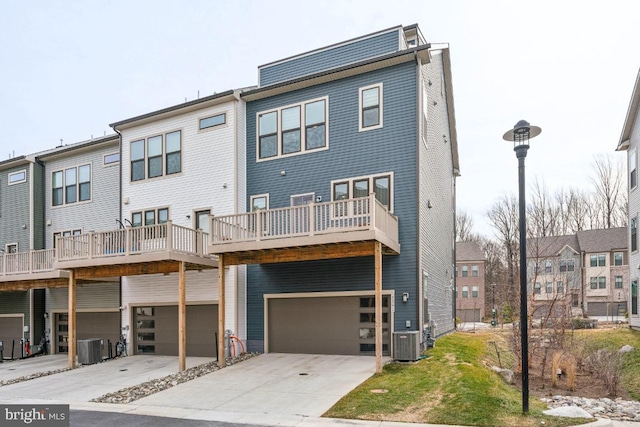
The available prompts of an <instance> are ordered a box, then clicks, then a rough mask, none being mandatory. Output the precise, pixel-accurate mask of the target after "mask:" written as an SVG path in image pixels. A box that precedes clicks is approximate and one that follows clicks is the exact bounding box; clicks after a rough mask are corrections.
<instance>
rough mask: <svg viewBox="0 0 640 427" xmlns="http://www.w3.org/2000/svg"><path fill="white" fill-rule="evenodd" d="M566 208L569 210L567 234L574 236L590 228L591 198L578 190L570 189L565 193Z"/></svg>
mask: <svg viewBox="0 0 640 427" xmlns="http://www.w3.org/2000/svg"><path fill="white" fill-rule="evenodd" d="M564 198H565V203H564V204H565V206H566V209H567V221H568V224H567V230H566V233H565V234H573V233H576V232H578V231H582V230H586V229H588V228H589V226H590V224H589V215H588V211H589V206H590V203H589V196H588V195H587V194H586V193H585V192H583V191H581V190H579V189H577V188H570V189H569V190H568V191H567V192H565V196H564Z"/></svg>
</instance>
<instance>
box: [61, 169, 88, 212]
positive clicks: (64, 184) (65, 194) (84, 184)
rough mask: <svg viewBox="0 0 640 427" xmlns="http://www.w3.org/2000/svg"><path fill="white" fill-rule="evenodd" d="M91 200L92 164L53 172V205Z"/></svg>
mask: <svg viewBox="0 0 640 427" xmlns="http://www.w3.org/2000/svg"><path fill="white" fill-rule="evenodd" d="M90 200H91V165H90V164H88V165H81V166H77V167H72V168H66V169H63V170H58V171H54V172H53V173H52V174H51V205H52V206H62V205H68V204H73V203H77V202H88V201H90Z"/></svg>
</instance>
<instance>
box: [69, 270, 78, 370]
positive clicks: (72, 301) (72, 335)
mask: <svg viewBox="0 0 640 427" xmlns="http://www.w3.org/2000/svg"><path fill="white" fill-rule="evenodd" d="M68 310H69V314H68V317H69V319H68V322H69V325H68V331H67V333H68V335H67V350H68V351H69V354H68V361H69V363H68V366H69V369H73V368H75V367H76V276H75V270H69V307H68Z"/></svg>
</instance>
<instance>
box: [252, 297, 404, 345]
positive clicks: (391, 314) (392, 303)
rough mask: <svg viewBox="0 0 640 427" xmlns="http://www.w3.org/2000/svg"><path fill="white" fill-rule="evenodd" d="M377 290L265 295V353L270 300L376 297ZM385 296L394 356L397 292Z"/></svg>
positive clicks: (267, 342)
mask: <svg viewBox="0 0 640 427" xmlns="http://www.w3.org/2000/svg"><path fill="white" fill-rule="evenodd" d="M375 294H376V291H375V290H370V291H369V290H363V291H337V292H295V293H294V292H291V293H282V294H263V295H262V297H263V300H264V352H265V354H266V353H269V300H270V299H287V298H333V297H360V296H369V295H374V296H375ZM382 295H383V296H385V295H386V296H388V297H389V341H390V342H389V354H390V355H392V354H393V332H394V321H395V319H394V313H395V311H396V307H395V290H394V289H388V290H383V291H382Z"/></svg>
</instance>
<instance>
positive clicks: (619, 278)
mask: <svg viewBox="0 0 640 427" xmlns="http://www.w3.org/2000/svg"><path fill="white" fill-rule="evenodd" d="M615 287H616V289H622V276H616V284H615Z"/></svg>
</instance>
